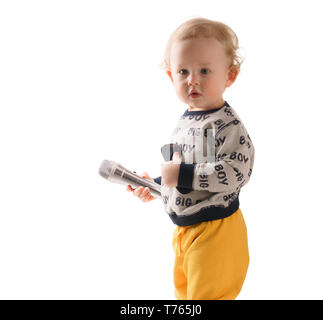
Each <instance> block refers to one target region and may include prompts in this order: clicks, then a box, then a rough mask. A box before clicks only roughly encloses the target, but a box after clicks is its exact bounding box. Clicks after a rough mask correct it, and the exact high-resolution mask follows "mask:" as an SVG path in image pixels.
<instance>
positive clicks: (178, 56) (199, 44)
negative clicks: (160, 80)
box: [170, 38, 226, 65]
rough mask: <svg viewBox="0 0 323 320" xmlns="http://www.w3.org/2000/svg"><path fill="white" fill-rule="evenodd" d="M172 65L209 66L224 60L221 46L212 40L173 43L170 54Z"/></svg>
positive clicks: (196, 39)
mask: <svg viewBox="0 0 323 320" xmlns="http://www.w3.org/2000/svg"><path fill="white" fill-rule="evenodd" d="M170 60H171V64H172V65H179V64H185V63H198V64H211V63H223V62H225V60H226V55H225V50H224V47H223V45H222V44H221V43H220V42H219V41H218V40H216V39H214V38H195V39H187V40H179V41H175V42H174V43H173V45H172V48H171V52H170Z"/></svg>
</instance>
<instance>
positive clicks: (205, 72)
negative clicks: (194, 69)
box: [201, 68, 210, 74]
mask: <svg viewBox="0 0 323 320" xmlns="http://www.w3.org/2000/svg"><path fill="white" fill-rule="evenodd" d="M209 72H210V69H207V68H203V69H201V73H202V74H208V73H209Z"/></svg>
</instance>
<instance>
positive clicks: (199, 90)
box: [167, 38, 238, 110]
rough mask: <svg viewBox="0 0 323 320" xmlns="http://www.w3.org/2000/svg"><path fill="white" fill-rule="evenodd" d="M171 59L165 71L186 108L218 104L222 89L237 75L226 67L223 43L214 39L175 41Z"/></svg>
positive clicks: (226, 59) (202, 108) (215, 106)
mask: <svg viewBox="0 0 323 320" xmlns="http://www.w3.org/2000/svg"><path fill="white" fill-rule="evenodd" d="M170 61H171V69H170V70H167V74H168V75H169V77H170V79H171V80H172V82H173V84H174V87H175V90H176V93H177V95H178V97H179V98H180V100H182V101H183V102H184V103H186V104H188V105H189V110H208V109H214V108H218V107H221V106H222V105H223V103H224V100H223V97H222V94H223V92H224V91H225V89H226V88H227V87H229V86H230V85H231V84H232V83H233V82H234V80H235V79H236V77H237V75H238V72H237V71H233V69H230V68H229V61H228V58H227V57H226V55H225V51H224V47H223V46H222V44H221V43H220V42H219V41H218V40H216V39H213V38H197V39H188V40H182V41H176V42H175V43H173V45H172V49H171V54H170ZM194 92H196V93H194Z"/></svg>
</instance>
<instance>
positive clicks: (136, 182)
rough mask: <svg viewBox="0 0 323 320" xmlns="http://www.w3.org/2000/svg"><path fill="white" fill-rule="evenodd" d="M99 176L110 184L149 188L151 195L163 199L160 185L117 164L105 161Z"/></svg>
mask: <svg viewBox="0 0 323 320" xmlns="http://www.w3.org/2000/svg"><path fill="white" fill-rule="evenodd" d="M99 174H100V175H101V176H102V177H103V178H105V179H107V180H108V181H110V182H114V183H119V184H124V185H128V184H130V185H131V186H132V187H141V186H143V187H148V188H149V189H150V193H151V194H152V195H153V196H154V197H156V198H159V199H161V193H160V189H161V188H160V185H159V184H158V183H156V182H154V181H151V180H148V179H144V178H141V177H140V176H138V175H137V174H136V173H134V172H131V171H129V170H127V169H126V168H125V167H123V166H122V165H121V164H119V163H117V162H114V161H111V160H103V162H102V163H101V166H100V169H99Z"/></svg>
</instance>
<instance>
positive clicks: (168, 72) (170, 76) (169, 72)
mask: <svg viewBox="0 0 323 320" xmlns="http://www.w3.org/2000/svg"><path fill="white" fill-rule="evenodd" d="M166 74H167V75H168V76H169V78H170V80H171V81H172V82H174V79H173V76H172V72H171V71H170V70H169V69H167V70H166Z"/></svg>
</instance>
